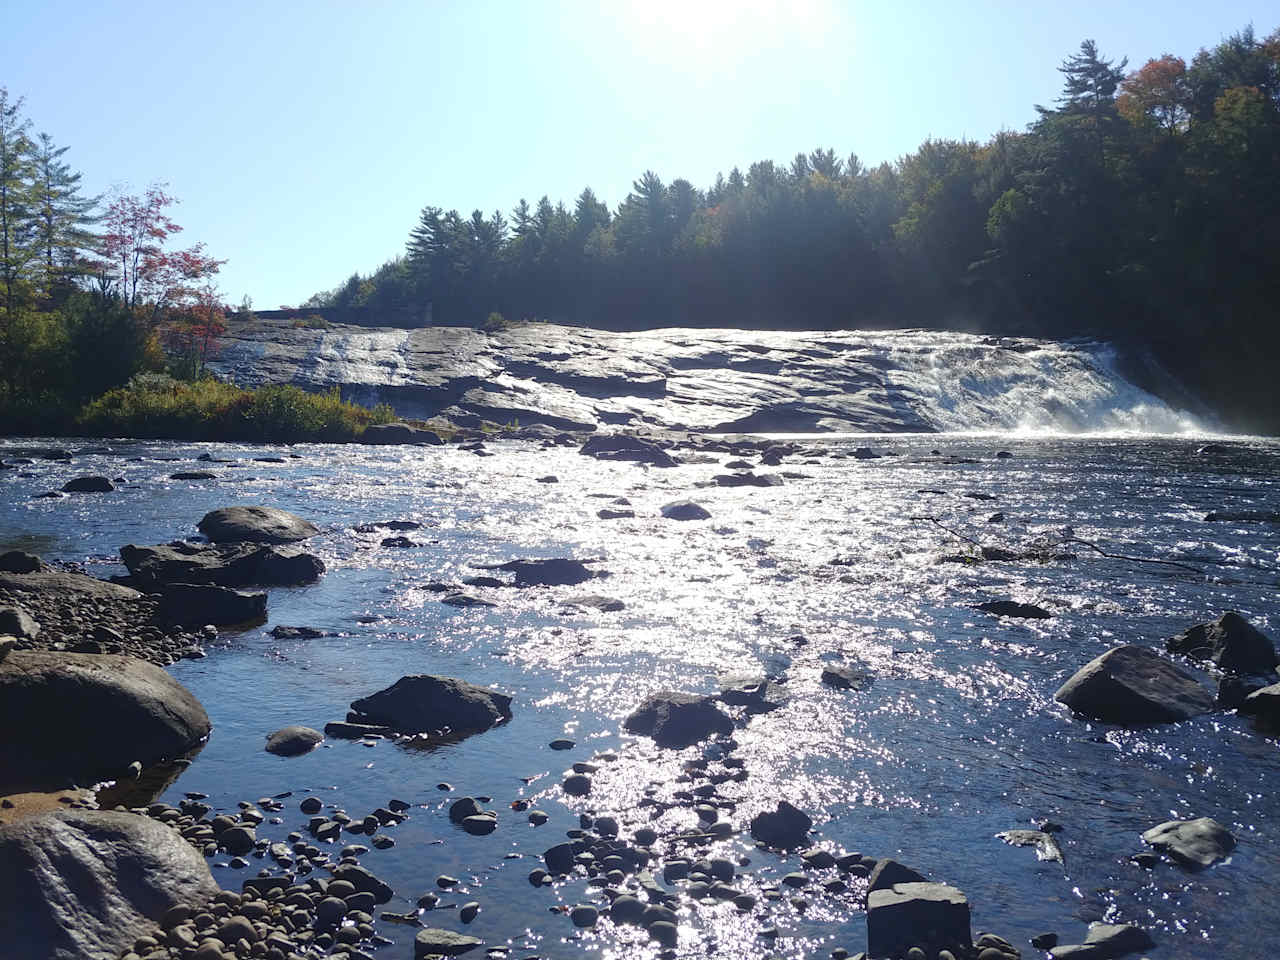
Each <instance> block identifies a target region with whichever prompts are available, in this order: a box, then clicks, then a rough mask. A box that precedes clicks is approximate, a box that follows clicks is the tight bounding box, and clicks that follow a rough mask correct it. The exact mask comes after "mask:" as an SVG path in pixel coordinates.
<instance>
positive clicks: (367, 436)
mask: <svg viewBox="0 0 1280 960" xmlns="http://www.w3.org/2000/svg"><path fill="white" fill-rule="evenodd" d="M356 442H357V443H364V444H370V445H374V446H384V445H387V444H411V445H413V446H428V447H438V446H440V445H442V444H443V443H444V441H443V440H442V439H441V438H440V435H439V434H438V433H435V432H434V431H432V430H427V429H425V428H424V427H415V426H414V425H413V424H411V423H375V424H374V425H372V426H369V427H365V428H364V432H363V433H361V434H360V436H359V437H357V438H356Z"/></svg>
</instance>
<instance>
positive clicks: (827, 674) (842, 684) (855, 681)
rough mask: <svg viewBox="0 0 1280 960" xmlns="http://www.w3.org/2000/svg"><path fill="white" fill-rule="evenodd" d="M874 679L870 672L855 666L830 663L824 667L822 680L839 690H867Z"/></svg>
mask: <svg viewBox="0 0 1280 960" xmlns="http://www.w3.org/2000/svg"><path fill="white" fill-rule="evenodd" d="M874 680H875V677H873V676H872V675H871V674H870V673H867V672H866V671H865V670H857V669H855V668H853V667H845V666H840V665H838V664H829V665H827V666H825V667H823V668H822V682H823V683H824V684H826V685H827V686H828V687H834V688H835V689H837V690H865V689H867V687H869V686H871V684H872V683H873V682H874Z"/></svg>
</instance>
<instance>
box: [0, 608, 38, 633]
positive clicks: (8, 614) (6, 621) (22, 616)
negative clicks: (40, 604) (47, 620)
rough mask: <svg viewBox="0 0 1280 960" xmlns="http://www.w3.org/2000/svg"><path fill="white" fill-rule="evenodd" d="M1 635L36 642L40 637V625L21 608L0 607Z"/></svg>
mask: <svg viewBox="0 0 1280 960" xmlns="http://www.w3.org/2000/svg"><path fill="white" fill-rule="evenodd" d="M0 634H3V635H5V636H10V637H17V638H18V639H20V640H34V639H35V638H36V637H38V636H39V635H40V624H38V623H36V621H35V620H33V619H31V615H30V614H29V613H27V611H25V610H23V609H22V608H21V607H0Z"/></svg>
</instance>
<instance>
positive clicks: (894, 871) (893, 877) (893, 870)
mask: <svg viewBox="0 0 1280 960" xmlns="http://www.w3.org/2000/svg"><path fill="white" fill-rule="evenodd" d="M928 880H929V878H928V877H926V876H925V875H924V874H922V873H917V872H916V871H915V870H912V869H911V868H910V867H908V866H904V865H903V864H901V863H899V862H898V861H897V860H891V859H890V858H888V857H884V858H882V859H880V860H877V861H876V863H875V866H874V867H872V868H871V876H870V879H869V880H868V881H867V890H868V891H871V890H887V889H889V888H890V887H892V886H893V885H894V884H896V883H927V882H928Z"/></svg>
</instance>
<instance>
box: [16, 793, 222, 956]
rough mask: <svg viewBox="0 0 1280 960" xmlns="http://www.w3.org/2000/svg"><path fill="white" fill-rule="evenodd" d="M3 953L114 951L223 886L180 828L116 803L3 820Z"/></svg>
mask: <svg viewBox="0 0 1280 960" xmlns="http://www.w3.org/2000/svg"><path fill="white" fill-rule="evenodd" d="M0 890H3V891H4V895H3V896H2V897H0V929H2V930H4V937H3V944H2V945H0V952H3V954H4V955H5V956H8V957H14V958H18V957H31V958H36V957H40V958H49V960H85V958H114V957H118V956H120V955H121V954H123V953H124V952H125V951H127V950H129V949H130V948H131V947H132V946H133V944H134V942H135V941H136V940H137V939H139V938H140V937H144V936H148V935H150V934H151V933H152V932H153V931H154V929H155V927H156V925H157V924H158V923H159V922H160V921H161V919H162V918H163V917H164V916H165V914H166V912H167V911H169V910H170V909H172V908H174V907H186V906H193V905H196V904H198V903H200V902H202V901H204V900H206V899H208V898H209V897H212V896H214V895H215V894H217V893H218V885H217V884H216V883H214V880H213V877H212V876H211V875H210V873H209V866H208V864H207V863H206V862H205V859H204V857H203V856H201V854H200V853H198V852H197V851H196V850H195V849H194V848H193V847H192V846H190V845H189V844H188V843H187V842H186V841H185V840H183V839H182V836H181V835H180V834H179V833H178V832H177V831H176V830H174V829H172V828H171V827H168V826H166V825H164V824H162V823H159V822H157V821H155V820H152V819H150V818H148V817H142V816H138V815H136V814H132V813H117V812H114V811H106V810H83V811H62V812H59V813H48V814H42V815H39V816H34V817H29V818H27V819H25V820H21V821H19V822H18V823H13V824H8V825H5V826H0Z"/></svg>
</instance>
